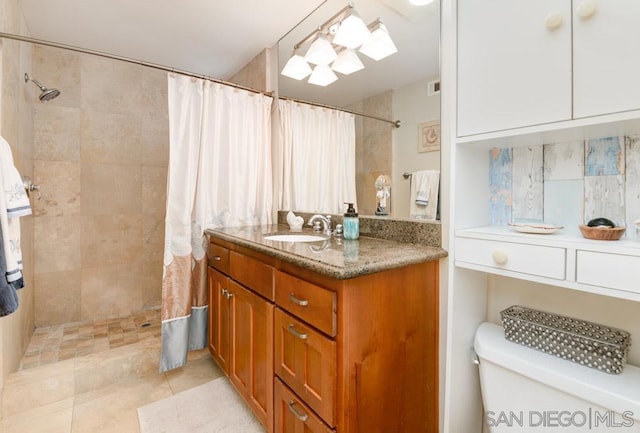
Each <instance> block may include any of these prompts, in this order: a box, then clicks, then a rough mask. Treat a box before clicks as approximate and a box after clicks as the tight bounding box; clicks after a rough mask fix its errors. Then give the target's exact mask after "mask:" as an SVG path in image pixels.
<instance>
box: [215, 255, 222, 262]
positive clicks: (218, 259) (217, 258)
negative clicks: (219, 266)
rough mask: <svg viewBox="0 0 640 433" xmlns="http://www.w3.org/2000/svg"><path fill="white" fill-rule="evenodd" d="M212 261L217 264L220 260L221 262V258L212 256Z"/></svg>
mask: <svg viewBox="0 0 640 433" xmlns="http://www.w3.org/2000/svg"><path fill="white" fill-rule="evenodd" d="M213 260H215V261H216V262H219V261H220V260H222V257H220V256H213Z"/></svg>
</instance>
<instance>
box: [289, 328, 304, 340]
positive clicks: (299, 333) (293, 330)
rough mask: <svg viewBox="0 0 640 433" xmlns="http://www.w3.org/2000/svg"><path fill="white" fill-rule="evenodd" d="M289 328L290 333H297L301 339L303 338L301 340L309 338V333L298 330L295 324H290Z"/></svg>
mask: <svg viewBox="0 0 640 433" xmlns="http://www.w3.org/2000/svg"><path fill="white" fill-rule="evenodd" d="M287 329H288V330H289V333H291V334H293V335H295V336H296V337H298V338H299V339H301V340H306V339H307V334H304V333H302V332H298V331H297V330H296V328H295V327H294V326H293V324H291V325H289V327H288V328H287Z"/></svg>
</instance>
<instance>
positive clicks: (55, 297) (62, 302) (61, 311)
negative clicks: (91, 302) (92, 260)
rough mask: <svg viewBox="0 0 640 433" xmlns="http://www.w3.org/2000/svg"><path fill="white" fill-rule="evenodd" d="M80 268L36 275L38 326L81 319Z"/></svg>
mask: <svg viewBox="0 0 640 433" xmlns="http://www.w3.org/2000/svg"><path fill="white" fill-rule="evenodd" d="M81 275H82V273H81V271H80V269H78V270H73V271H64V272H48V273H42V274H38V275H36V278H35V282H34V283H35V310H36V326H37V327H44V326H52V325H59V324H63V323H70V322H77V321H79V320H80V301H81V296H80V294H81V292H80V277H81Z"/></svg>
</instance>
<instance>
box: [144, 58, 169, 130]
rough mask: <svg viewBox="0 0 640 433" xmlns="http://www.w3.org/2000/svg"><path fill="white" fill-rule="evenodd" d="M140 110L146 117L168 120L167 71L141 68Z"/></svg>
mask: <svg viewBox="0 0 640 433" xmlns="http://www.w3.org/2000/svg"><path fill="white" fill-rule="evenodd" d="M141 74H142V106H141V107H139V108H143V109H142V110H140V111H142V112H143V113H145V115H146V116H147V117H151V118H154V119H157V120H159V121H166V122H168V119H169V113H168V111H169V109H168V105H167V100H168V85H167V81H168V80H167V73H166V72H164V71H159V70H156V69H151V68H142V69H141Z"/></svg>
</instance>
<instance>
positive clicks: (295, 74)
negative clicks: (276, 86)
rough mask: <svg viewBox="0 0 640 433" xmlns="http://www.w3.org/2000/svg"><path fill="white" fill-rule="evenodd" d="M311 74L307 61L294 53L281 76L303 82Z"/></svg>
mask: <svg viewBox="0 0 640 433" xmlns="http://www.w3.org/2000/svg"><path fill="white" fill-rule="evenodd" d="M309 74H311V66H309V64H308V63H307V61H306V60H305V59H304V57H302V56H301V55H299V54H296V53H295V51H294V53H293V55H292V56H291V57H290V58H289V60H288V61H287V64H286V65H284V68H283V69H282V75H284V76H286V77H290V78H293V79H296V80H303V79H305V78H307V77H308V76H309Z"/></svg>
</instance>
